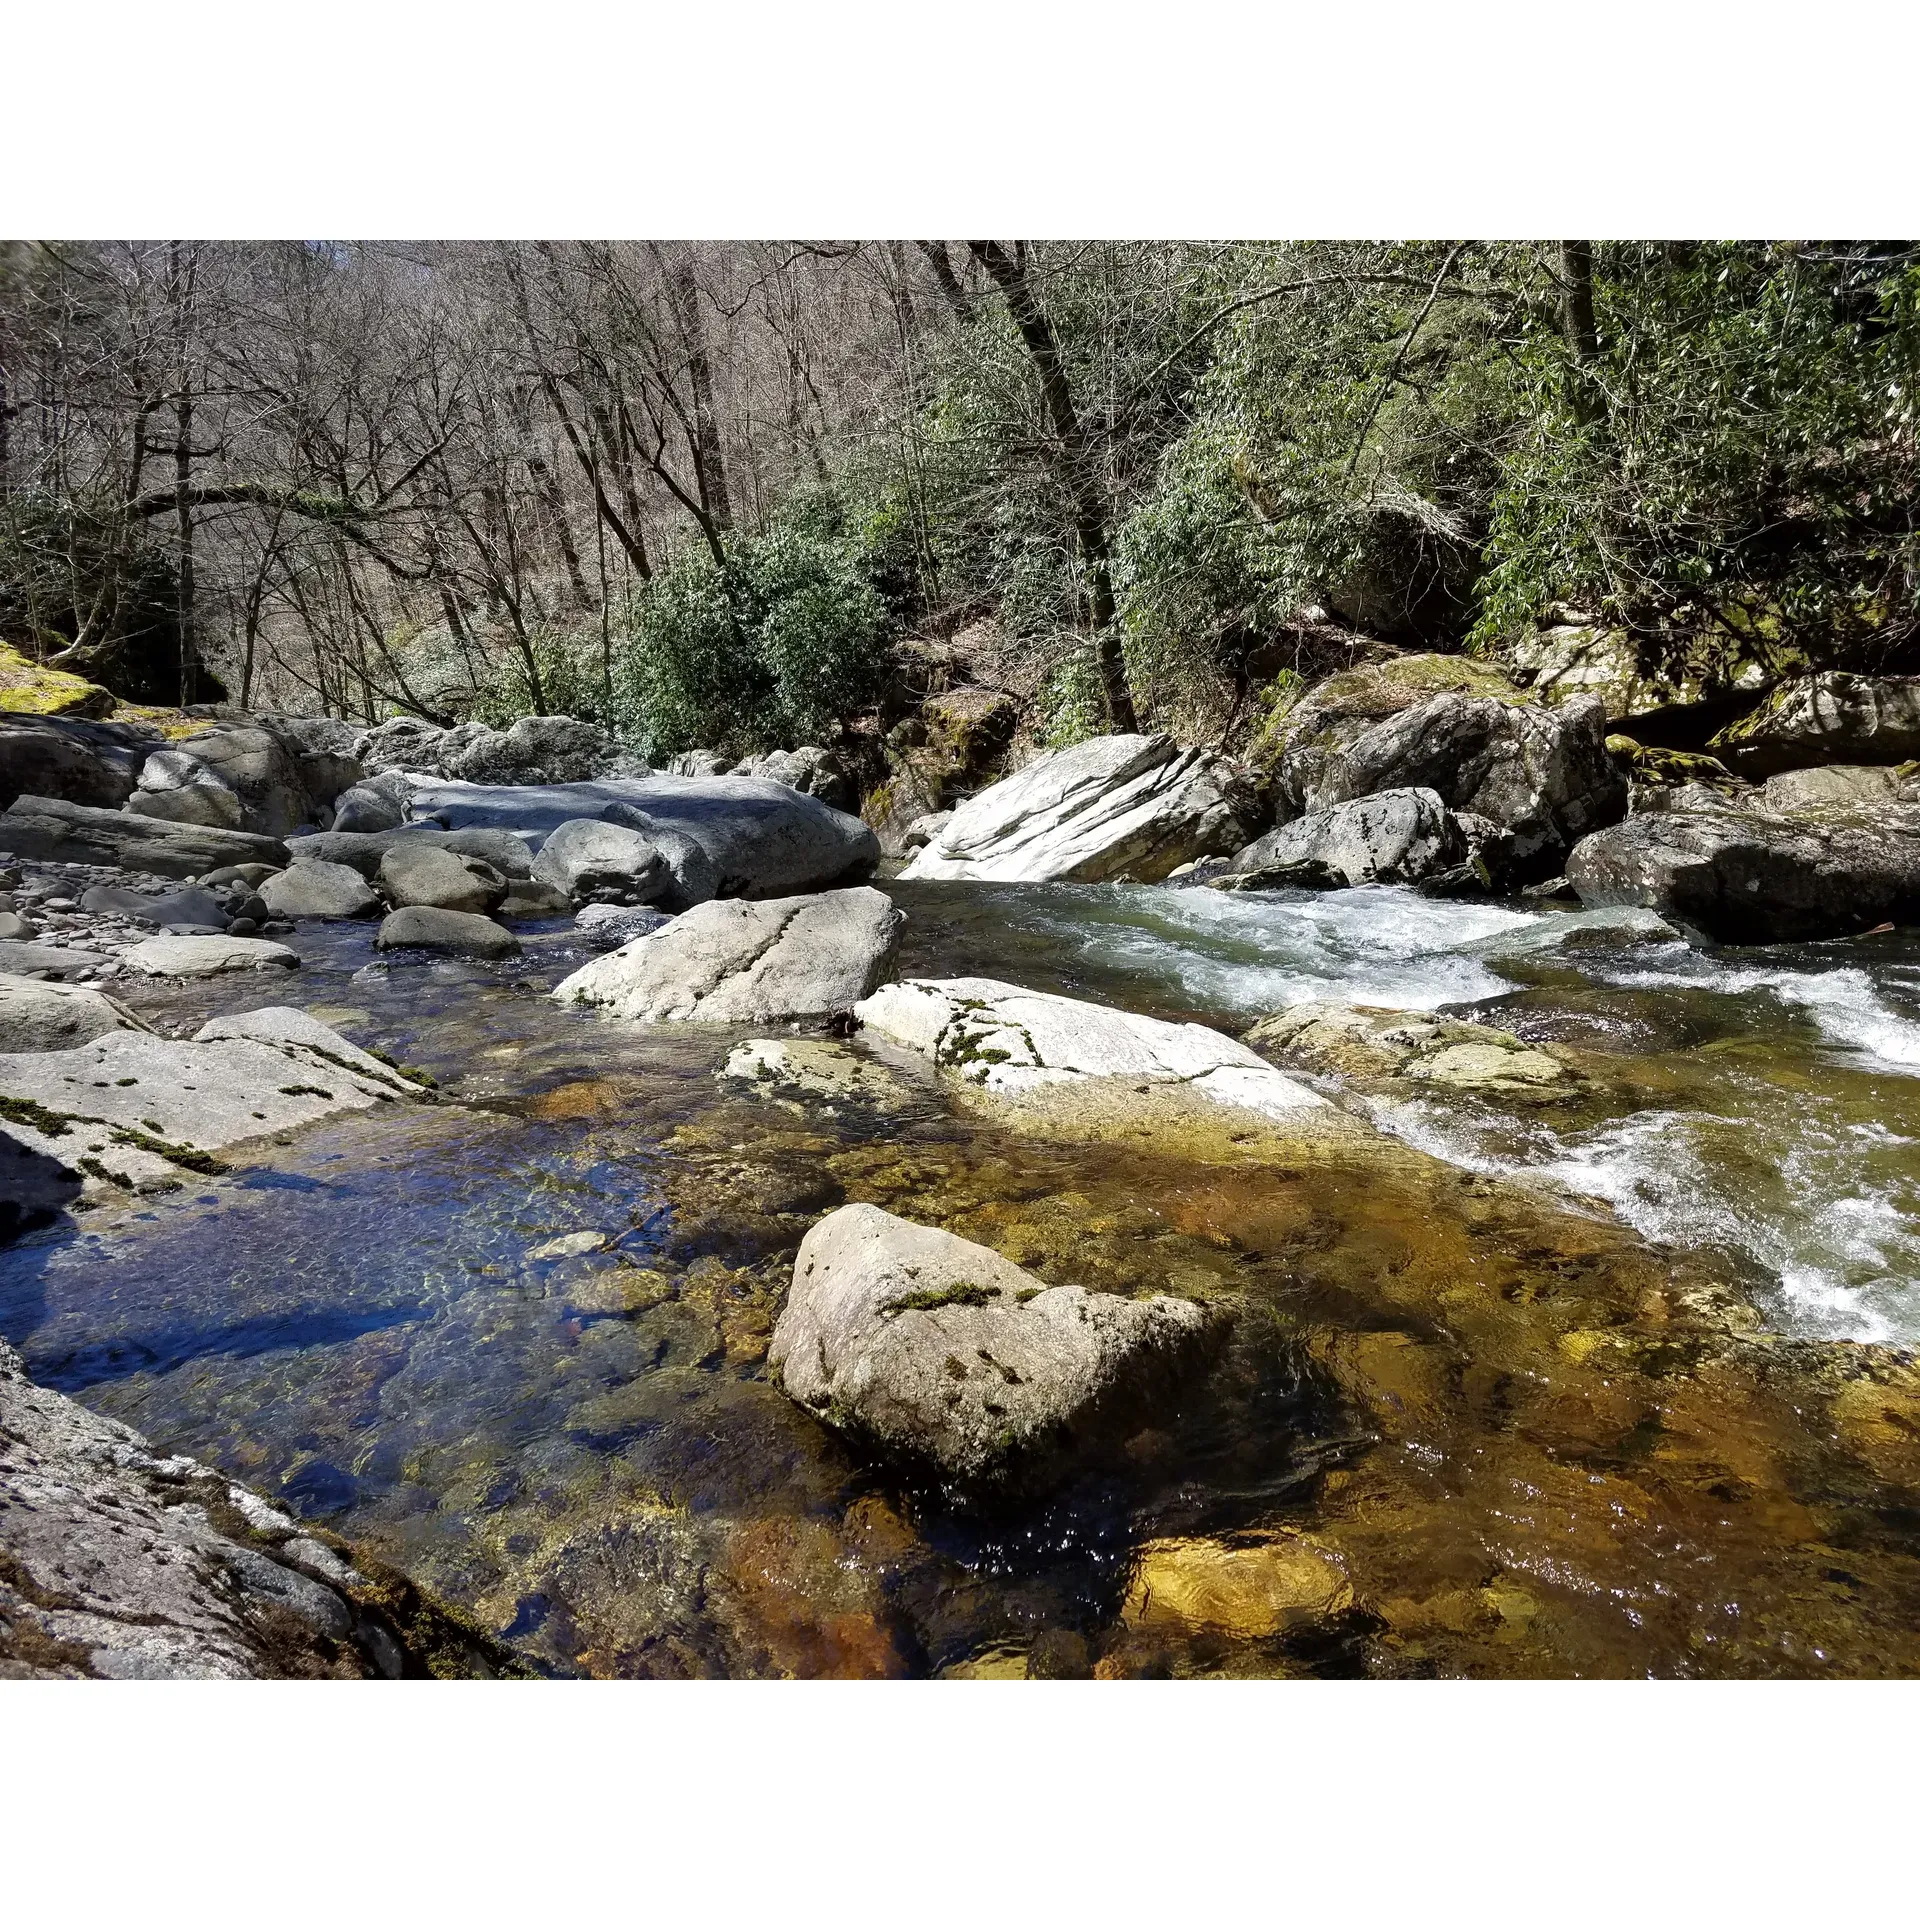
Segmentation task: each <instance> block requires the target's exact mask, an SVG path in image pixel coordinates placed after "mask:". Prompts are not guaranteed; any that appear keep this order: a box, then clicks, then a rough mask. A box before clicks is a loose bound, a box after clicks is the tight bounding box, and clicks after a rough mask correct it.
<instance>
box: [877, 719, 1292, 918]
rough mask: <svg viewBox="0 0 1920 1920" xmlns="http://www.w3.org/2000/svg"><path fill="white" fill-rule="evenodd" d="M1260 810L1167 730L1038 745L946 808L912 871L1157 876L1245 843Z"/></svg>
mask: <svg viewBox="0 0 1920 1920" xmlns="http://www.w3.org/2000/svg"><path fill="white" fill-rule="evenodd" d="M1257 814H1258V809H1257V804H1256V802H1255V800H1254V798H1253V795H1252V792H1251V789H1250V788H1249V787H1248V786H1247V784H1246V782H1245V781H1244V779H1243V778H1242V776H1241V775H1240V773H1239V771H1238V769H1236V768H1235V767H1234V766H1233V765H1232V764H1231V762H1229V761H1226V760H1223V759H1222V758H1221V757H1220V756H1219V755H1218V754H1214V753H1209V752H1207V751H1206V750H1205V749H1204V748H1200V747H1184V748H1183V747H1179V746H1177V745H1175V743H1174V742H1173V740H1172V739H1171V738H1170V737H1169V736H1168V735H1166V734H1137V733H1120V734H1107V735H1104V736H1102V737H1101V738H1100V739H1097V740H1088V741H1085V742H1083V743H1082V744H1081V745H1079V746H1077V747H1064V748H1062V749H1060V750H1059V751H1058V752H1056V753H1049V754H1043V755H1042V756H1041V757H1040V758H1039V759H1037V760H1034V761H1031V762H1029V763H1028V764H1027V765H1026V766H1024V767H1022V768H1021V769H1020V771H1019V772H1018V773H1016V774H1013V775H1011V776H1010V777H1009V778H1007V779H1005V780H1001V781H998V782H996V783H995V784H994V785H993V786H991V787H988V788H987V789H986V790H985V791H984V792H983V793H978V794H975V795H974V797H973V798H972V799H971V800H968V801H965V802H964V803H963V804H961V805H960V806H959V807H957V808H955V809H954V813H953V817H952V819H950V820H949V821H948V822H947V823H946V825H945V826H944V827H942V828H941V829H940V831H939V833H938V834H936V835H935V836H934V838H933V839H932V840H930V841H929V842H928V843H927V844H926V845H925V846H924V847H922V848H921V849H920V851H919V852H918V853H916V854H915V855H914V857H913V860H912V862H911V863H910V864H909V865H908V866H907V868H906V869H905V871H904V873H903V874H902V876H901V877H902V878H903V879H909V880H1079V881H1099V880H1164V879H1165V878H1166V877H1167V875H1168V874H1170V873H1171V872H1173V870H1174V869H1175V868H1176V867H1180V866H1184V865H1185V864H1186V863H1187V862H1188V861H1190V860H1196V859H1199V858H1201V857H1202V856H1203V855H1206V854H1212V853H1234V852H1237V851H1238V850H1239V849H1240V848H1241V847H1243V846H1244V845H1245V844H1246V841H1247V835H1248V829H1249V825H1250V824H1251V823H1253V822H1254V821H1255V820H1256V819H1257Z"/></svg>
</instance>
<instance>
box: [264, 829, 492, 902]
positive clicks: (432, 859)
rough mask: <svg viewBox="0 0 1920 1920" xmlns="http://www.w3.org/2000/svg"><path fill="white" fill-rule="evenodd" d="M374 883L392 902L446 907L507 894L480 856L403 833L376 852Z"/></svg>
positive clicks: (490, 899)
mask: <svg viewBox="0 0 1920 1920" xmlns="http://www.w3.org/2000/svg"><path fill="white" fill-rule="evenodd" d="M301 864H302V865H305V864H306V863H305V862H302V863H301ZM380 886H381V890H382V891H383V892H384V893H385V894H386V896H387V898H388V899H389V900H391V901H392V902H393V904H394V905H395V906H396V907H444V908H446V910H447V911H448V912H450V913H491V912H492V911H493V909H494V908H495V907H497V906H498V905H499V904H500V902H501V901H502V900H504V899H505V898H506V894H507V883H506V879H505V877H504V876H503V875H502V874H499V873H497V872H495V870H494V869H493V868H492V867H490V866H488V865H487V864H486V862H485V861H484V860H476V859H474V858H473V856H472V855H471V854H468V855H465V856H462V855H460V854H457V853H450V852H448V851H447V849H446V848H445V847H442V846H433V845H431V844H428V843H426V842H425V841H408V840H405V839H401V840H396V841H395V842H394V843H393V845H392V846H390V847H389V848H388V849H387V850H386V852H385V853H384V854H382V855H381V858H380Z"/></svg>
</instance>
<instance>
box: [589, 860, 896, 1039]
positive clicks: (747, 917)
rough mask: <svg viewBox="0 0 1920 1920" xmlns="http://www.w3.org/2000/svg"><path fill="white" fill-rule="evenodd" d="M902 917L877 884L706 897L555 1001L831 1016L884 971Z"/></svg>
mask: <svg viewBox="0 0 1920 1920" xmlns="http://www.w3.org/2000/svg"><path fill="white" fill-rule="evenodd" d="M902 918H903V916H902V915H901V913H900V912H899V910H898V909H897V908H896V907H895V906H894V904H893V902H892V901H891V900H889V899H888V898H887V896H886V895H885V894H883V893H880V892H877V891H876V890H875V889H873V888H871V887H848V888H844V889H842V890H840V891H838V892H834V893H826V894H803V895H799V896H797V897H795V898H792V899H787V900H751V901H749V900H709V901H707V902H705V903H704V904H703V905H700V906H697V907H693V908H690V909H689V910H688V911H687V912H686V913H684V914H682V915H681V916H680V917H679V918H678V919H677V920H675V921H673V922H672V924H671V925H669V926H666V927H664V928H662V929H661V930H660V931H659V932H658V933H651V934H648V935H646V936H645V937H644V938H642V939H639V940H635V941H632V942H631V943H629V944H628V945H627V946H624V947H622V948H621V949H620V950H619V951H618V952H617V953H609V954H603V955H602V956H601V957H600V958H599V959H597V960H590V961H589V962H588V963H587V964H586V965H585V966H584V967H582V968H581V969H580V970H579V971H578V972H577V973H572V974H569V975H568V976H567V978H566V979H565V980H563V981H561V983H560V985H559V986H558V987H556V988H555V989H554V997H555V998H556V999H558V1000H563V1001H569V1002H572V1003H574V1004H576V1005H581V1006H593V1007H601V1008H604V1009H605V1010H606V1011H607V1012H609V1013H611V1014H614V1015H615V1016H617V1017H618V1018H620V1019H624V1020H696V1021H714V1022H720V1021H739V1022H742V1023H747V1024H755V1025H763V1024H766V1023H769V1022H773V1021H788V1020H794V1021H823V1020H828V1019H831V1018H833V1017H834V1016H835V1015H837V1014H843V1013H845V1012H846V1011H847V1009H848V1008H850V1007H851V1006H852V1005H853V1004H854V1002H855V1001H856V1000H860V999H862V998H864V996H866V995H868V994H870V993H872V992H873V990H874V988H875V987H876V986H878V985H879V984H880V982H881V981H882V980H884V979H885V978H886V977H887V974H888V972H889V970H890V969H891V967H892V965H893V958H894V954H895V952H896V951H897V950H898V947H899V944H900V928H901V924H902Z"/></svg>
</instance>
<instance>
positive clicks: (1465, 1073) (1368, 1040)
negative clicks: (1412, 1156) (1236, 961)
mask: <svg viewBox="0 0 1920 1920" xmlns="http://www.w3.org/2000/svg"><path fill="white" fill-rule="evenodd" d="M1246 1040H1247V1044H1248V1046H1250V1047H1252V1048H1254V1049H1255V1050H1256V1051H1258V1052H1260V1053H1262V1054H1265V1055H1267V1056H1269V1057H1271V1058H1273V1059H1275V1060H1280V1061H1284V1062H1286V1063H1287V1064H1288V1065H1290V1066H1298V1067H1305V1068H1308V1069H1310V1070H1312V1071H1315V1072H1320V1073H1332V1074H1338V1075H1339V1076H1340V1077H1341V1078H1342V1079H1345V1080H1349V1081H1357V1082H1358V1083H1360V1084H1361V1085H1380V1086H1389V1087H1390V1086H1392V1085H1393V1083H1394V1082H1396V1081H1399V1082H1411V1083H1413V1085H1414V1086H1415V1087H1422V1088H1424V1087H1437V1088H1442V1089H1452V1090H1454V1091H1459V1092H1470V1093H1477V1094H1486V1095H1492V1096H1495V1097H1498V1098H1505V1099H1511V1100H1517V1101H1520V1102H1523V1103H1529V1104H1531V1103H1538V1102H1541V1101H1547V1100H1559V1099H1564V1098H1566V1097H1567V1096H1569V1095H1570V1094H1572V1093H1574V1092H1576V1091H1577V1090H1578V1088H1579V1085H1580V1076H1579V1074H1578V1073H1576V1072H1575V1071H1574V1069H1573V1068H1572V1067H1571V1066H1569V1065H1568V1064H1567V1062H1565V1061H1564V1060H1561V1059H1559V1058H1557V1057H1556V1056H1555V1055H1553V1054H1551V1053H1548V1052H1547V1051H1546V1050H1545V1049H1544V1048H1542V1047H1530V1046H1528V1045H1527V1043H1526V1042H1525V1041H1524V1040H1522V1039H1520V1038H1519V1037H1518V1036H1517V1035H1514V1034H1511V1033H1508V1032H1506V1031H1505V1030H1504V1029H1503V1028H1500V1027H1493V1026H1476V1025H1472V1024H1470V1023H1469V1022H1467V1021H1464V1020H1445V1019H1442V1018H1440V1017H1439V1016H1438V1015H1436V1014H1430V1013H1406V1012H1402V1011H1398V1010H1395V1009H1391V1008H1385V1007H1352V1006H1344V1005H1341V1004H1339V1003H1337V1002H1332V1001H1324V1000H1309V1001H1305V1002H1303V1003H1302V1004H1300V1005H1299V1006H1293V1007H1288V1008H1286V1009H1285V1010H1284V1011H1282V1012H1280V1013H1275V1014H1269V1015H1268V1016H1267V1018H1266V1019H1264V1020H1262V1021H1260V1022H1258V1024H1256V1025H1255V1026H1253V1027H1252V1028H1250V1029H1249V1030H1248V1033H1247V1036H1246ZM1396 1090H1397V1091H1402V1092H1404V1091H1406V1090H1407V1089H1406V1088H1405V1087H1404V1086H1402V1087H1400V1088H1397V1089H1396Z"/></svg>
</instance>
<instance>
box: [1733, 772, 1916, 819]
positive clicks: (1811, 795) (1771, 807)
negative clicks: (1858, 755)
mask: <svg viewBox="0 0 1920 1920" xmlns="http://www.w3.org/2000/svg"><path fill="white" fill-rule="evenodd" d="M1904 784H1905V782H1904V781H1903V780H1902V778H1901V773H1900V769H1899V768H1898V767H1839V766H1836V767H1796V768H1795V769H1794V770H1793V771H1792V772H1790V773H1776V774H1773V775H1770V776H1769V778H1768V779H1767V780H1766V782H1765V783H1764V784H1763V785H1762V786H1761V789H1760V795H1759V803H1760V805H1761V806H1763V807H1765V808H1766V810H1767V811H1768V812H1769V813H1804V812H1806V811H1808V810H1809V809H1810V808H1817V807H1848V806H1858V805H1860V804H1861V803H1862V802H1864V803H1866V804H1867V805H1869V806H1871V805H1874V804H1876V803H1877V802H1880V801H1884V800H1896V799H1899V798H1900V797H1901V788H1902V786H1903V785H1904Z"/></svg>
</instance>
